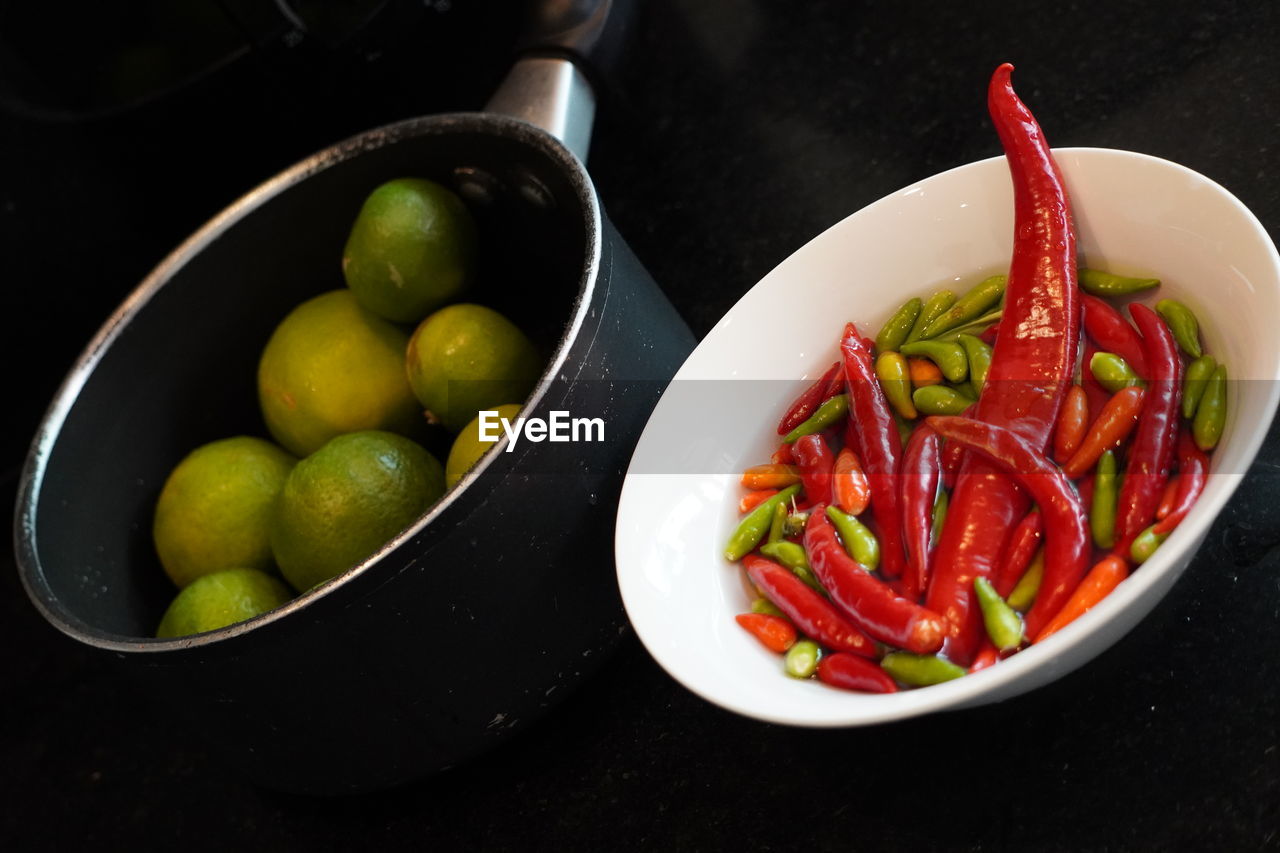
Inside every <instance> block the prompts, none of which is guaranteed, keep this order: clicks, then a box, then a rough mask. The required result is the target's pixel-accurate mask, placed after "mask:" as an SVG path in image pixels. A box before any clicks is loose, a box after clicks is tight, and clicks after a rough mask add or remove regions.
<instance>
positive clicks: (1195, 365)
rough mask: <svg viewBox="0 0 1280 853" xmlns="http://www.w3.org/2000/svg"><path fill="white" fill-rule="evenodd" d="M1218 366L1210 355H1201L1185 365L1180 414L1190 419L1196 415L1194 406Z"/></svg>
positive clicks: (1202, 394)
mask: <svg viewBox="0 0 1280 853" xmlns="http://www.w3.org/2000/svg"><path fill="white" fill-rule="evenodd" d="M1217 367H1218V362H1216V361H1214V359H1213V356H1211V355H1202V356H1200V357H1199V358H1197V359H1196V360H1195V361H1193V362H1191V363H1190V364H1188V365H1187V375H1186V378H1184V379H1183V380H1182V416H1183V417H1184V418H1186V419H1187V420H1191V419H1192V418H1194V417H1195V416H1196V408H1197V407H1198V406H1199V405H1200V398H1201V397H1203V396H1204V389H1205V386H1206V385H1208V384H1209V378H1210V377H1211V376H1213V371H1214V370H1216V369H1217Z"/></svg>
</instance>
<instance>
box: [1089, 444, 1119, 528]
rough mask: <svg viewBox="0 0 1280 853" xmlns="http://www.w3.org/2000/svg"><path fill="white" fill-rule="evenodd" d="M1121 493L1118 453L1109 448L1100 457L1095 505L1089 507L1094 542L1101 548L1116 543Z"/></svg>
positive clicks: (1094, 484) (1094, 476) (1096, 475)
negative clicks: (1117, 471) (1117, 505)
mask: <svg viewBox="0 0 1280 853" xmlns="http://www.w3.org/2000/svg"><path fill="white" fill-rule="evenodd" d="M1119 494H1120V482H1119V478H1118V477H1117V476H1116V455H1115V453H1114V452H1112V451H1110V450H1108V451H1105V452H1104V453H1103V454H1102V455H1101V456H1100V457H1098V467H1097V468H1096V469H1095V470H1094V475H1093V505H1092V506H1090V507H1089V529H1090V530H1091V531H1093V544H1095V545H1097V546H1098V547H1099V548H1110V547H1111V546H1113V545H1115V544H1116V501H1117V500H1118V496H1119Z"/></svg>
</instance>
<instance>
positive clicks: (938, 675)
mask: <svg viewBox="0 0 1280 853" xmlns="http://www.w3.org/2000/svg"><path fill="white" fill-rule="evenodd" d="M880 668H881V669H883V670H884V671H885V672H887V673H889V677H890V678H892V679H893V680H894V681H897V682H898V683H900V684H906V685H908V686H909V687H927V686H928V685H930V684H941V683H942V682H944V681H950V680H951V679H953V678H959V677H960V676H962V675H964V668H963V667H959V666H956V665H955V664H954V663H952V662H951V661H949V660H947V659H946V658H940V657H938V656H937V655H913V654H911V653H910V652H889V654H887V655H885V656H884V659H883V660H881V661H880Z"/></svg>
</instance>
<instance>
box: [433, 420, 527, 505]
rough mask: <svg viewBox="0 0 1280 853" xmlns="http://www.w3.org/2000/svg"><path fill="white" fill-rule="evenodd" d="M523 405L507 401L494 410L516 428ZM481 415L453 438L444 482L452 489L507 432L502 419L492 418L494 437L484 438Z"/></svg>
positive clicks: (490, 431)
mask: <svg viewBox="0 0 1280 853" xmlns="http://www.w3.org/2000/svg"><path fill="white" fill-rule="evenodd" d="M522 406H523V404H522V403H507V404H506V405H503V406H495V407H494V408H493V411H495V412H497V413H498V418H499V419H500V420H502V421H509V422H510V423H511V426H512V429H514V428H515V420H516V415H518V414H519V413H520V409H521V407H522ZM481 414H483V413H481ZM480 417H481V415H476V416H475V418H474V419H473V420H472V421H471V423H469V424H467V425H466V426H464V427H463V428H462V432H460V433H458V437H457V438H455V439H454V440H453V447H451V448H449V458H448V459H447V460H445V463H444V484H445V486H447V487H448V488H450V489H452V488H453V486H454V484H455V483H457V482H458V481H459V480H461V479H462V475H463V474H465V473H467V471H469V470H471V466H472V465H474V464H476V463H477V462H479V461H480V457H481V456H484V454H485V452H486V451H488V449H489V448H490V447H493V445H495V444H496V443H497V442H498V439H500V438H502V436H503V435H505V434H506V433H505V432H503V428H502V424H501V422H500V421H495V420H493V419H490V425H489V430H488V432H489V434H490V435H492V436H493V438H491V439H484V438H482V437H481V436H480Z"/></svg>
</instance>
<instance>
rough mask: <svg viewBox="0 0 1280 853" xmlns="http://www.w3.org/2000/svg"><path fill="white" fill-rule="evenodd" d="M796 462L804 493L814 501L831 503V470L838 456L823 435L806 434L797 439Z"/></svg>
mask: <svg viewBox="0 0 1280 853" xmlns="http://www.w3.org/2000/svg"><path fill="white" fill-rule="evenodd" d="M793 452H794V453H795V455H796V462H798V463H799V466H800V482H802V483H804V495H805V497H806V498H808V499H809V500H811V501H813V502H814V503H823V504H826V503H831V471H832V469H834V468H835V465H836V457H835V454H833V453H832V452H831V448H830V447H828V446H827V442H826V439H824V438H823V437H822V436H821V435H817V434H815V435H806V436H803V437H801V438H799V439H797V440H796V444H795V450H794V451H793Z"/></svg>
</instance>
